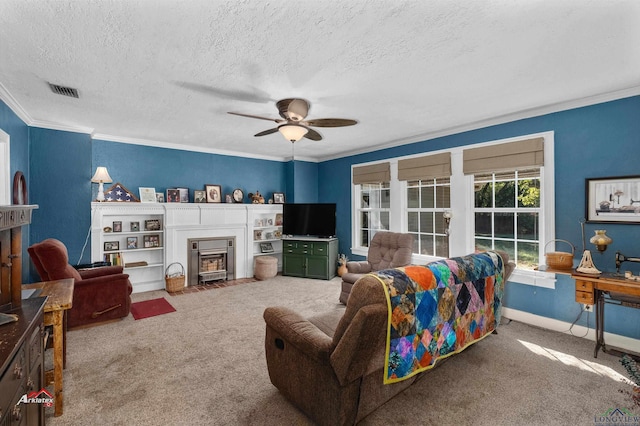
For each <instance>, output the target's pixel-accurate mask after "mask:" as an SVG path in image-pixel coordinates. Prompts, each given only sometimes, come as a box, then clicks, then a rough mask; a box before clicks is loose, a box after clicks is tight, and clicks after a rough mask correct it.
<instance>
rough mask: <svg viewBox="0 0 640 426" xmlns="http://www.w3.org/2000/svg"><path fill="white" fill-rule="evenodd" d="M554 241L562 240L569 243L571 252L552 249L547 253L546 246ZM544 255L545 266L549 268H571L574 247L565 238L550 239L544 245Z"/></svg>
mask: <svg viewBox="0 0 640 426" xmlns="http://www.w3.org/2000/svg"><path fill="white" fill-rule="evenodd" d="M554 241H562V242H563V243H567V244H569V246H570V247H571V253H568V252H565V251H552V252H549V253H547V252H546V251H547V246H548V245H549V244H550V243H552V242H554ZM544 250H545V254H544V255H545V257H546V259H547V261H546V262H547V266H548V267H549V268H551V269H559V270H567V269H572V268H573V253H574V252H575V247H574V246H573V244H571V243H570V242H569V241H567V240H551V241H549V242H548V243H547V244H545V246H544Z"/></svg>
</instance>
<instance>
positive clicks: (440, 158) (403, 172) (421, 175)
mask: <svg viewBox="0 0 640 426" xmlns="http://www.w3.org/2000/svg"><path fill="white" fill-rule="evenodd" d="M449 176H451V153H450V152H443V153H441V154H434V155H426V156H424V157H417V158H408V159H406V160H399V161H398V180H421V179H433V178H442V177H449Z"/></svg>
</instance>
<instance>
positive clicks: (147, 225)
mask: <svg viewBox="0 0 640 426" xmlns="http://www.w3.org/2000/svg"><path fill="white" fill-rule="evenodd" d="M144 230H145V231H159V230H160V219H148V220H145V221H144Z"/></svg>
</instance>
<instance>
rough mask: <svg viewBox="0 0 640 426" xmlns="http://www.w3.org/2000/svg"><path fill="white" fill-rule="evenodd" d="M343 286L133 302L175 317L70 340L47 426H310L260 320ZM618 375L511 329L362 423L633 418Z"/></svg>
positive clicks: (562, 338) (580, 353)
mask: <svg viewBox="0 0 640 426" xmlns="http://www.w3.org/2000/svg"><path fill="white" fill-rule="evenodd" d="M339 285H340V281H339V279H338V278H336V279H333V280H331V281H321V280H304V279H296V278H291V277H280V276H278V277H276V278H274V279H271V280H268V281H259V282H253V283H247V284H242V285H236V286H232V287H226V288H220V289H215V290H210V291H206V292H199V293H193V294H184V295H181V296H177V297H171V296H169V295H168V294H167V293H165V292H163V291H154V292H149V293H143V294H135V295H133V300H134V301H140V300H147V299H153V298H156V297H163V296H164V297H166V298H167V299H168V300H169V301H170V303H171V304H172V305H173V306H174V307H175V308H176V312H173V313H169V314H165V315H161V316H157V317H152V318H146V319H142V320H138V321H134V320H133V318H132V317H131V316H129V317H128V318H126V319H124V320H122V321H119V322H116V323H111V324H106V325H102V326H98V327H93V328H88V329H81V330H74V331H70V332H69V333H68V338H67V339H68V340H67V344H68V359H67V369H66V370H65V373H64V383H65V391H64V393H65V407H64V414H63V415H62V416H61V417H53V410H52V409H47V410H46V412H47V423H48V424H50V425H54V426H56V425H127V426H128V425H308V424H311V423H310V422H309V420H308V419H307V418H306V417H305V416H304V415H303V414H302V413H301V412H299V411H298V410H297V409H296V408H294V407H293V406H291V405H290V404H289V403H288V402H287V401H286V400H285V399H284V398H283V397H282V396H281V395H280V394H279V393H278V391H277V389H275V388H274V387H273V386H272V385H271V383H270V382H269V377H268V374H267V368H266V362H265V359H264V321H263V319H262V312H263V311H264V308H266V307H267V306H275V305H285V306H292V307H295V308H296V309H297V310H299V311H300V312H302V313H304V314H307V315H311V314H314V313H319V312H325V311H327V310H336V309H343V308H342V306H341V305H339V304H338V303H337V300H338V294H339ZM507 291H508V289H507ZM48 352H50V351H48ZM625 377H626V373H625V370H624V368H623V367H622V365H621V364H620V363H619V362H618V358H616V357H614V356H611V355H607V354H600V355H599V356H598V358H597V359H594V358H593V342H590V341H588V340H584V339H581V338H578V337H574V336H570V335H564V334H560V333H555V332H549V331H544V330H541V329H538V328H535V327H530V326H526V325H523V324H520V323H516V322H510V323H508V324H506V323H505V324H503V325H501V326H500V328H499V331H498V334H497V335H492V336H489V337H487V338H486V339H484V340H483V341H481V342H479V343H478V344H476V345H474V346H472V347H471V348H469V349H467V350H466V351H464V352H463V353H461V354H458V355H456V356H454V357H453V358H452V359H450V360H449V361H448V362H446V363H445V364H443V365H442V366H441V367H440V368H437V369H435V370H434V371H431V372H430V373H428V374H427V375H426V376H425V377H424V378H423V379H422V380H421V381H420V382H418V383H417V384H415V385H414V386H412V387H411V388H410V389H409V390H408V391H406V392H405V393H403V394H401V395H398V396H397V397H396V398H394V399H393V400H391V401H390V402H388V403H387V404H386V405H384V406H383V407H382V408H380V409H378V410H377V411H376V412H374V413H373V414H371V415H370V416H369V417H367V418H366V419H365V420H364V421H363V422H362V423H361V424H363V425H390V424H395V425H471V424H473V425H515V424H519V425H543V424H544V425H550V424H557V425H568V424H571V425H578V424H582V425H593V424H594V416H599V415H600V414H602V413H604V412H605V411H607V410H608V409H610V408H622V407H625V408H628V409H629V410H630V411H631V412H634V413H640V408H639V407H634V406H633V402H632V401H631V398H630V397H628V396H627V395H626V394H624V393H622V392H620V391H621V390H627V391H630V390H631V386H630V384H628V382H627V383H625V382H623V379H624V378H625ZM381 380H382V379H381Z"/></svg>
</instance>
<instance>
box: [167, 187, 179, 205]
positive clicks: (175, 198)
mask: <svg viewBox="0 0 640 426" xmlns="http://www.w3.org/2000/svg"><path fill="white" fill-rule="evenodd" d="M179 202H180V190H179V189H176V188H170V189H167V203H179Z"/></svg>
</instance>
